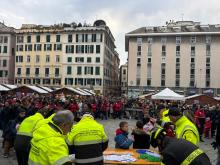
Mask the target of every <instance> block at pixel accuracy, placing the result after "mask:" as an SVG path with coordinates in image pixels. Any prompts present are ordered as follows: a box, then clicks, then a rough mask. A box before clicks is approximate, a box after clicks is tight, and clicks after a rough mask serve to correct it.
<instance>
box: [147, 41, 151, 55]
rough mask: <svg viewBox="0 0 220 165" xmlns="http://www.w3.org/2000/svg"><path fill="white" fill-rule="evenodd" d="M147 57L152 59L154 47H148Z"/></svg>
mask: <svg viewBox="0 0 220 165" xmlns="http://www.w3.org/2000/svg"><path fill="white" fill-rule="evenodd" d="M147 56H149V57H151V56H152V45H151V44H150V45H148V50H147Z"/></svg>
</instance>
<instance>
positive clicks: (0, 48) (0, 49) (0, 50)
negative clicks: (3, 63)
mask: <svg viewBox="0 0 220 165" xmlns="http://www.w3.org/2000/svg"><path fill="white" fill-rule="evenodd" d="M17 47H18V46H17ZM1 53H2V47H1V45H0V54H1Z"/></svg>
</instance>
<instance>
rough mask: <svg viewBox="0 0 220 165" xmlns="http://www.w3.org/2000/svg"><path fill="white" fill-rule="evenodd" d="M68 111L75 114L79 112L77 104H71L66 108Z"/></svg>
mask: <svg viewBox="0 0 220 165" xmlns="http://www.w3.org/2000/svg"><path fill="white" fill-rule="evenodd" d="M68 109H69V110H70V111H71V112H76V111H78V110H79V106H78V104H75V103H71V104H70V105H69V107H68Z"/></svg>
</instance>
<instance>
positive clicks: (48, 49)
mask: <svg viewBox="0 0 220 165" xmlns="http://www.w3.org/2000/svg"><path fill="white" fill-rule="evenodd" d="M51 50H52V44H44V51H51Z"/></svg>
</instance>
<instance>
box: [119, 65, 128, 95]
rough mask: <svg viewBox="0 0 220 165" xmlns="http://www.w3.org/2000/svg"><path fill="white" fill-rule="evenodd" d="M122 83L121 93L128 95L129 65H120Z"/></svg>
mask: <svg viewBox="0 0 220 165" xmlns="http://www.w3.org/2000/svg"><path fill="white" fill-rule="evenodd" d="M120 85H121V95H127V92H128V65H127V64H125V65H121V67H120Z"/></svg>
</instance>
